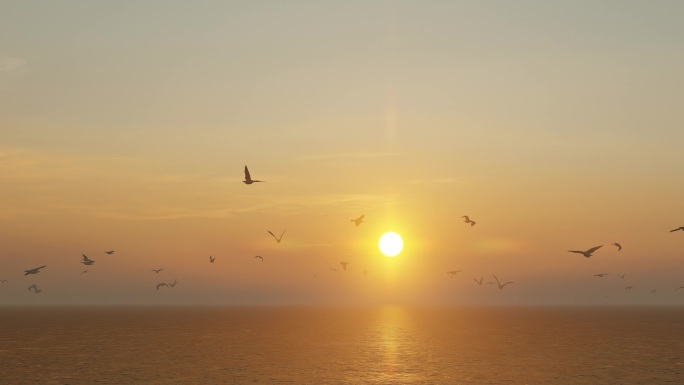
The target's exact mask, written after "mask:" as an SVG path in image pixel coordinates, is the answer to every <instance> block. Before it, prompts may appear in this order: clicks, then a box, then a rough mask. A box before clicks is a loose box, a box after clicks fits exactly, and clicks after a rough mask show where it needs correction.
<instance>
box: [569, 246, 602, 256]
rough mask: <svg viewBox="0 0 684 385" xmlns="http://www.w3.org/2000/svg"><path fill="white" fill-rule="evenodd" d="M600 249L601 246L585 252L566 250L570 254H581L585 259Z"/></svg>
mask: <svg viewBox="0 0 684 385" xmlns="http://www.w3.org/2000/svg"><path fill="white" fill-rule="evenodd" d="M601 247H603V245H601V246H596V247H592V248H591V249H589V250H587V251H580V250H568V251H569V252H571V253H578V254H582V255H584V256H585V257H587V258H589V257H591V254H592V253H593V252H595V251H596V250H598V249H600V248H601Z"/></svg>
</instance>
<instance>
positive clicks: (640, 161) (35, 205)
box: [0, 0, 684, 305]
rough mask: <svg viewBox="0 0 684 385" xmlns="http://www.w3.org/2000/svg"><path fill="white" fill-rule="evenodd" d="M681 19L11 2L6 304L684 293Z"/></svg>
mask: <svg viewBox="0 0 684 385" xmlns="http://www.w3.org/2000/svg"><path fill="white" fill-rule="evenodd" d="M682 14H684V3H682V2H677V1H650V2H644V1H602V2H596V1H575V2H561V1H541V0H540V1H531V0H523V1H516V2H510V1H429V2H409V1H373V2H366V1H329V2H317V1H298V2H279V1H259V2H255V1H195V2H184V1H166V0H165V1H161V0H160V1H146V2H134V1H120V2H104V1H61V2H40V1H32V2H27V1H0V191H2V193H1V195H0V196H1V197H2V199H0V279H6V280H7V282H6V283H3V284H0V305H33V304H74V305H79V304H93V305H110V304H132V305H155V304H161V305H165V304H219V305H220V304H239V305H243V304H247V305H249V304H257V305H260V304H324V305H327V304H426V305H428V304H483V305H490V304H491V305H495V304H505V305H511V304H513V305H514V304H521V305H547V304H559V305H565V304H573V305H574V304H587V305H609V304H648V305H681V304H684V290H680V291H679V292H675V291H674V289H676V288H677V287H679V286H682V285H684V259H683V258H682V256H683V255H684V232H683V231H679V232H673V233H671V232H670V230H672V229H675V228H677V227H679V226H684V200H682V199H681V197H682V195H683V194H684V179H683V178H682V170H683V169H684V155H683V152H682V143H684V130H682V127H683V126H684V112H683V111H684V110H682V108H681V106H680V104H681V101H682V100H684V73H683V72H682V71H681V69H682V68H684V25H683V24H682V23H681V15H682ZM245 165H247V166H249V168H250V171H251V173H252V177H253V178H254V179H261V180H265V181H266V183H255V184H252V185H245V184H243V183H242V182H241V181H242V180H243V168H244V166H245ZM361 214H365V215H366V218H365V220H366V221H365V222H364V223H362V224H361V225H360V226H358V227H356V226H355V225H354V223H352V222H351V219H354V218H357V217H358V216H359V215H361ZM463 215H468V216H470V217H471V218H472V219H473V220H475V221H476V222H477V224H476V225H475V226H472V227H471V226H470V225H468V224H466V223H463V219H462V218H461V217H462V216H463ZM285 229H287V232H286V234H285V235H284V237H283V241H282V242H281V243H276V242H275V240H274V239H273V238H272V237H271V236H270V235H269V234H268V233H267V231H268V230H270V231H273V232H274V233H276V234H280V233H281V232H282V231H283V230H285ZM387 231H395V232H397V233H399V234H401V236H402V237H403V239H404V250H403V251H402V253H401V254H399V255H398V256H397V257H394V258H388V257H385V256H383V255H382V254H381V253H380V252H379V250H378V247H377V241H378V238H379V237H380V235H382V234H383V233H384V232H387ZM614 242H619V243H620V244H621V245H622V246H623V249H622V251H619V252H618V251H617V248H616V247H615V246H612V243H614ZM598 245H604V246H603V248H601V249H600V250H598V251H597V252H596V253H595V254H594V256H593V257H591V258H584V257H583V256H582V255H579V254H573V253H568V252H567V250H586V249H589V248H591V247H593V246H598ZM106 250H116V252H115V254H113V255H106V254H104V251H106ZM81 254H86V255H88V256H89V257H90V258H91V259H92V260H95V261H96V263H95V264H94V265H93V266H89V267H87V268H88V270H89V271H90V272H89V273H87V274H81V272H82V271H83V270H85V269H86V267H84V266H83V265H82V264H80V261H81ZM210 255H212V256H214V257H216V262H215V263H214V264H210V263H209V260H208V259H209V256H210ZM256 255H261V256H263V258H264V261H263V262H261V261H260V260H258V259H255V258H254V257H255V256H256ZM340 261H347V262H350V265H349V266H348V270H347V271H346V272H343V271H341V269H340V265H339V262H340ZM41 265H46V266H47V267H46V268H44V269H43V270H42V271H41V272H40V273H39V274H36V275H30V276H24V275H23V271H24V270H26V269H30V268H33V267H37V266H41ZM331 267H335V268H337V269H338V270H340V271H338V272H337V273H335V272H333V271H331V270H330V268H331ZM158 268H164V269H165V270H164V271H162V272H160V273H158V274H157V273H154V272H151V269H158ZM364 270H365V271H367V275H364V274H363V271H364ZM450 270H463V271H462V272H461V273H459V274H457V275H456V276H455V277H454V278H449V276H448V275H447V274H446V271H450ZM597 273H609V275H608V276H606V277H603V278H598V277H595V276H594V274H597ZM313 274H318V275H317V277H316V278H314V276H313ZM492 274H494V275H497V277H499V278H500V279H501V280H502V281H513V282H514V284H511V285H508V286H506V287H505V288H504V289H503V290H499V289H498V288H497V287H496V285H486V284H485V285H482V286H479V285H477V284H476V283H475V282H474V281H473V279H474V278H477V279H479V278H480V277H484V282H488V281H493V280H494V279H493V277H492ZM617 274H626V276H625V278H619V277H618V276H617ZM174 279H177V280H178V282H179V284H178V285H177V286H176V287H174V288H170V289H167V288H162V290H160V291H157V290H155V286H156V285H157V284H158V283H160V282H172V281H173V280H174ZM31 284H36V285H38V286H39V287H41V288H42V289H43V292H42V293H40V294H39V295H36V294H32V293H30V292H28V291H27V290H26V288H27V287H28V286H29V285H31ZM627 286H633V290H624V288H625V287H627ZM653 289H656V292H655V293H652V292H651V290H653Z"/></svg>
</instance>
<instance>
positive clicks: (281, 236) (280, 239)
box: [268, 229, 296, 243]
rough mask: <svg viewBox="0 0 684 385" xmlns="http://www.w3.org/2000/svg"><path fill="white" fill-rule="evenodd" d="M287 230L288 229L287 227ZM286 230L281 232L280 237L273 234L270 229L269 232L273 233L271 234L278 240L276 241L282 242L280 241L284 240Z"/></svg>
mask: <svg viewBox="0 0 684 385" xmlns="http://www.w3.org/2000/svg"><path fill="white" fill-rule="evenodd" d="M285 231H287V229H285ZM285 231H283V233H282V234H280V238H278V237H276V236H275V234H273V233H272V232H271V231H270V230H269V231H268V233H269V234H271V236H273V238H274V239H275V240H276V242H278V243H280V241H282V240H283V235H285ZM295 235H296V234H295Z"/></svg>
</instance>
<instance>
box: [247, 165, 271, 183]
mask: <svg viewBox="0 0 684 385" xmlns="http://www.w3.org/2000/svg"><path fill="white" fill-rule="evenodd" d="M254 182H265V181H263V180H253V179H252V177H251V176H249V169H248V168H247V166H246V165H245V180H243V181H242V183H244V184H252V183H254Z"/></svg>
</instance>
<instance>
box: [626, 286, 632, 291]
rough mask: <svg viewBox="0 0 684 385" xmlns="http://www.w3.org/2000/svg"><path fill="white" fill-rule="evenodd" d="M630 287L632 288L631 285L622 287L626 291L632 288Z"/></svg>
mask: <svg viewBox="0 0 684 385" xmlns="http://www.w3.org/2000/svg"><path fill="white" fill-rule="evenodd" d="M632 289H633V287H632V286H627V287H625V288H624V290H625V291H627V290H632Z"/></svg>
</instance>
